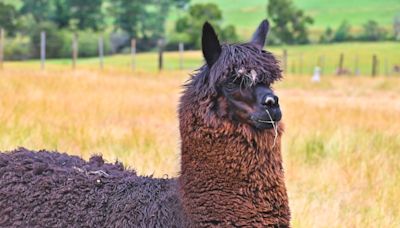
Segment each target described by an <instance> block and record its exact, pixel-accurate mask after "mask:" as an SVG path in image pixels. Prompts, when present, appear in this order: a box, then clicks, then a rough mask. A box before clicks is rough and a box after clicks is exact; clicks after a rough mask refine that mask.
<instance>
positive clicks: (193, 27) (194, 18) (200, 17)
mask: <svg viewBox="0 0 400 228" xmlns="http://www.w3.org/2000/svg"><path fill="white" fill-rule="evenodd" d="M222 19H223V18H222V12H221V10H220V9H219V8H218V6H217V5H216V4H214V3H207V4H195V5H192V6H191V7H190V8H189V11H188V14H187V15H185V16H183V17H181V18H179V19H178V20H177V21H176V24H175V31H176V32H177V33H180V34H187V36H188V39H187V42H188V45H189V47H192V48H193V47H195V48H199V47H200V38H201V31H202V30H201V28H202V26H203V23H204V22H205V21H208V22H210V23H212V24H213V26H214V28H215V30H216V31H217V33H218V34H219V36H220V37H219V38H220V39H221V40H222V41H227V42H235V41H237V35H236V30H235V27H234V26H233V25H228V26H226V27H225V28H222V27H221V26H220V24H221V22H222Z"/></svg>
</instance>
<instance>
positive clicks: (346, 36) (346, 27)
mask: <svg viewBox="0 0 400 228" xmlns="http://www.w3.org/2000/svg"><path fill="white" fill-rule="evenodd" d="M350 31H351V26H350V24H349V23H348V22H347V21H343V22H342V24H340V26H339V28H338V29H337V30H336V32H335V35H334V36H333V41H335V42H343V41H348V40H352V39H353V37H352V36H351V33H350Z"/></svg>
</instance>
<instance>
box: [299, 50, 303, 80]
mask: <svg viewBox="0 0 400 228" xmlns="http://www.w3.org/2000/svg"><path fill="white" fill-rule="evenodd" d="M299 74H300V75H303V53H300V55H299Z"/></svg>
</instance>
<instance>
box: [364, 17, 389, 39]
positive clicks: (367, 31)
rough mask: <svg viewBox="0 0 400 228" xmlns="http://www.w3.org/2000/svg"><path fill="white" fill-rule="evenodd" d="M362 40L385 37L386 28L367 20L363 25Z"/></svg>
mask: <svg viewBox="0 0 400 228" xmlns="http://www.w3.org/2000/svg"><path fill="white" fill-rule="evenodd" d="M363 30H364V31H363V33H362V35H361V39H362V40H367V41H377V40H383V39H385V38H386V34H387V32H386V30H385V29H384V28H382V27H380V26H379V24H378V22H376V21H373V20H369V21H368V22H367V23H365V24H364V25H363Z"/></svg>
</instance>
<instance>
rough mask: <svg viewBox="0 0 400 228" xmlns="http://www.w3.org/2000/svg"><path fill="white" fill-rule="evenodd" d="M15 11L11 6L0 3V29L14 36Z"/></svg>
mask: <svg viewBox="0 0 400 228" xmlns="http://www.w3.org/2000/svg"><path fill="white" fill-rule="evenodd" d="M16 19H17V11H16V9H15V8H14V6H13V5H8V4H5V3H3V2H0V27H2V28H3V29H5V30H6V31H7V33H9V34H14V31H15V29H16Z"/></svg>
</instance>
